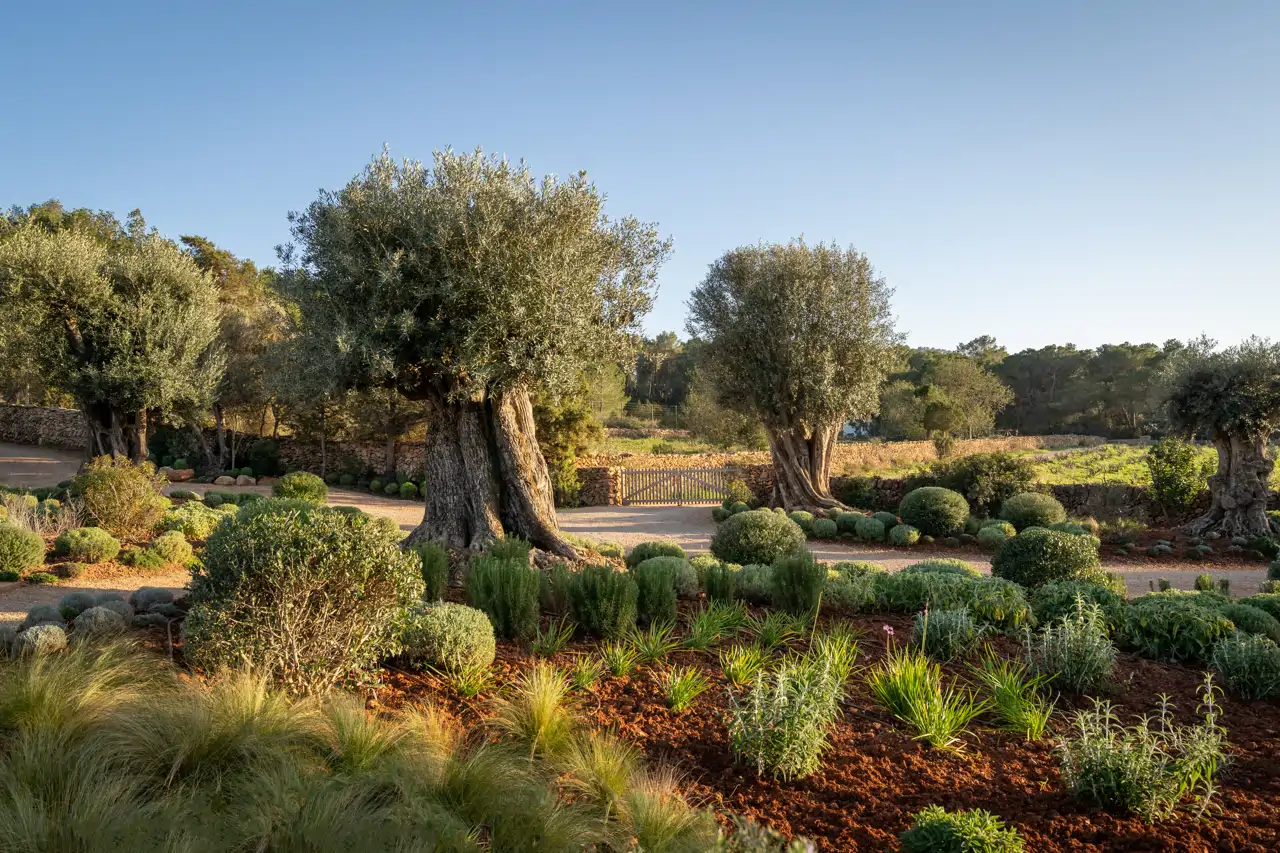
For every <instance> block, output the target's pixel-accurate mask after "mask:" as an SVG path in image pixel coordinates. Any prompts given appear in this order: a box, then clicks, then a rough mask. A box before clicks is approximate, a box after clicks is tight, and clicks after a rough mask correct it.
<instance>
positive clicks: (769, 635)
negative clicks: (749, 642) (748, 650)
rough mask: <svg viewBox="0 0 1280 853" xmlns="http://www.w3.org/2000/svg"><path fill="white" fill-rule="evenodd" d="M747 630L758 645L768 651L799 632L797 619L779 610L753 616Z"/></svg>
mask: <svg viewBox="0 0 1280 853" xmlns="http://www.w3.org/2000/svg"><path fill="white" fill-rule="evenodd" d="M747 631H748V632H750V633H751V635H752V636H753V637H754V638H755V641H756V645H758V646H759V647H760V648H762V649H764V650H766V651H768V650H770V649H775V648H777V647H778V646H780V645H782V644H783V643H785V642H787V641H788V640H790V639H791V638H793V637H795V636H797V633H798V632H797V631H796V623H795V620H794V619H793V618H792V617H791V616H790V615H788V614H786V613H782V612H779V611H774V612H772V613H768V614H766V615H764V616H753V617H751V619H750V620H749V621H748V622H747Z"/></svg>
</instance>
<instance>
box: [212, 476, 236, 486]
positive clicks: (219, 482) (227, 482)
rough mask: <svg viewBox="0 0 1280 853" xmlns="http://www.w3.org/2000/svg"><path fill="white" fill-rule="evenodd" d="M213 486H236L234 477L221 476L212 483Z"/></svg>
mask: <svg viewBox="0 0 1280 853" xmlns="http://www.w3.org/2000/svg"><path fill="white" fill-rule="evenodd" d="M213 484H214V485H215V486H234V485H235V484H236V478H235V477H226V476H222V477H219V478H217V479H216V480H214V481H213Z"/></svg>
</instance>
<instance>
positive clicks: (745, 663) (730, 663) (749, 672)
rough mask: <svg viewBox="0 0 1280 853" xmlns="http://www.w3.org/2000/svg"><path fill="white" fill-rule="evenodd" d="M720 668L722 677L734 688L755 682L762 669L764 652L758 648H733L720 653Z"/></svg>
mask: <svg viewBox="0 0 1280 853" xmlns="http://www.w3.org/2000/svg"><path fill="white" fill-rule="evenodd" d="M720 668H721V669H722V670H723V671H724V677H725V678H726V679H728V681H729V683H730V684H731V685H733V686H734V687H736V688H739V689H741V688H743V687H745V686H746V685H748V684H750V683H752V682H753V681H755V680H756V676H757V675H758V674H759V673H760V671H761V670H762V669H764V652H763V651H761V650H760V647H759V646H733V647H732V648H728V649H723V650H721V652H720Z"/></svg>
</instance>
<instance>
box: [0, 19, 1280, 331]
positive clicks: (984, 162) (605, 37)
mask: <svg viewBox="0 0 1280 853" xmlns="http://www.w3.org/2000/svg"><path fill="white" fill-rule="evenodd" d="M0 58H3V62H4V64H5V67H6V69H7V73H6V75H5V76H6V82H5V84H4V86H3V87H0V205H4V206H8V205H10V204H24V205H25V204H29V203H32V202H36V201H43V200H45V199H48V198H58V199H60V200H61V201H62V202H63V203H64V204H66V205H68V206H72V207H92V208H105V209H110V210H114V211H116V212H117V213H119V214H120V215H122V216H123V215H124V214H125V213H127V212H128V211H129V210H130V209H132V208H135V207H138V208H141V209H142V211H143V213H144V214H145V215H146V217H147V219H148V221H149V222H150V223H151V224H153V225H155V226H156V227H158V228H159V229H160V230H161V231H162V232H163V233H165V234H167V235H169V236H172V237H177V236H179V235H181V234H186V233H197V234H202V235H204V236H207V237H209V238H211V239H213V240H214V241H215V242H217V243H219V244H220V245H223V246H225V247H226V248H228V249H230V250H231V251H233V252H235V253H237V254H240V255H243V256H246V257H250V258H253V259H254V260H255V261H257V262H258V263H260V264H270V263H274V261H275V254H274V247H275V246H276V245H277V244H278V243H280V242H282V241H283V240H285V239H287V237H288V229H287V223H286V220H285V215H286V213H287V212H288V211H289V210H296V209H300V208H302V207H304V206H305V205H306V204H307V203H308V202H309V201H311V200H312V199H313V198H314V197H315V194H316V191H317V190H318V189H320V188H322V187H323V188H335V187H338V186H341V185H342V184H343V183H345V182H346V181H347V180H348V179H349V178H350V177H351V176H352V175H354V174H355V173H356V172H358V171H359V170H360V169H361V168H362V167H363V166H364V164H365V163H366V162H367V161H368V159H369V158H370V157H371V156H372V155H373V154H374V153H376V152H377V151H378V150H380V148H381V147H382V145H383V143H387V144H388V145H390V146H391V150H392V153H393V154H395V155H397V156H409V157H413V158H420V159H428V158H429V157H430V155H431V152H432V150H433V149H435V148H443V147H446V146H452V147H454V148H457V149H472V148H474V147H476V146H482V147H484V148H485V150H487V151H494V152H502V153H505V154H507V155H509V156H511V157H513V158H524V159H526V160H527V161H528V162H529V164H530V166H531V167H532V168H533V169H534V170H535V171H537V172H540V173H541V172H555V173H558V174H568V173H571V172H573V171H576V170H578V169H585V170H586V171H587V172H588V174H589V175H590V176H591V177H592V178H593V179H594V180H595V181H596V183H597V184H598V186H599V187H600V188H601V189H602V190H604V191H605V192H606V193H607V194H608V196H609V208H608V209H609V212H610V213H611V214H613V215H624V214H633V215H635V216H638V217H639V218H641V219H644V220H649V221H656V222H657V223H658V224H659V226H660V228H661V229H662V231H663V233H665V234H667V235H670V236H671V237H672V238H673V239H674V243H675V252H674V255H673V256H672V258H671V260H670V262H669V263H668V264H667V266H666V267H665V268H664V269H663V272H662V275H661V285H662V287H661V293H660V296H659V299H658V305H657V308H656V310H655V311H654V313H653V314H652V315H651V316H650V317H649V318H648V321H647V327H648V329H649V330H650V331H651V332H656V331H661V330H665V329H672V330H678V331H681V332H682V333H683V328H684V316H685V307H684V303H685V299H686V298H687V295H688V292H689V290H690V288H691V287H693V286H694V285H695V284H696V283H697V282H698V281H699V280H700V279H701V278H702V276H703V275H704V273H705V270H706V267H707V264H708V263H710V262H711V261H712V260H714V259H715V258H716V257H717V256H718V255H719V254H720V253H722V252H723V251H725V250H726V249H729V248H732V247H733V246H736V245H741V244H744V243H752V242H755V241H758V240H766V241H785V240H787V239H788V238H791V237H794V236H797V235H801V234H803V235H804V236H805V237H806V239H809V240H810V241H817V240H835V241H838V242H840V243H842V244H849V243H852V244H853V245H855V246H857V247H858V248H859V249H861V250H862V251H864V252H866V253H867V254H868V255H869V256H870V258H871V259H872V262H873V263H874V264H875V265H876V266H877V268H878V269H879V270H880V272H881V273H882V274H883V275H884V276H885V277H886V278H887V279H888V281H889V282H890V283H891V284H892V285H893V286H894V287H895V288H896V290H897V294H896V297H895V311H896V313H897V315H898V317H899V325H900V327H901V328H902V329H903V330H904V331H906V332H907V333H908V336H909V341H910V342H911V343H912V344H917V345H930V346H943V347H952V346H954V345H955V344H957V343H958V342H960V341H963V340H968V339H970V338H973V337H975V336H977V335H980V334H993V335H995V336H996V337H997V339H998V340H999V341H1000V342H1001V343H1003V344H1005V345H1006V346H1008V347H1009V348H1010V349H1011V350H1016V349H1021V348H1023V347H1028V346H1041V345H1044V344H1048V343H1065V342H1068V341H1069V342H1073V343H1075V344H1077V345H1079V346H1096V345H1097V344H1100V343H1104V342H1108V341H1111V342H1119V341H1123V340H1131V341H1135V342H1136V341H1140V340H1153V341H1156V342H1161V341H1163V340H1165V339H1167V338H1170V337H1178V338H1187V337H1191V336H1193V335H1197V334H1199V333H1201V332H1205V333H1208V334H1209V335H1210V336H1212V337H1215V338H1217V339H1219V340H1221V341H1223V342H1234V341H1237V340H1239V339H1240V338H1242V337H1244V336H1246V335H1249V334H1263V335H1270V336H1272V337H1276V336H1277V335H1280V328H1277V326H1278V325H1280V273H1278V270H1280V2H1274V0H1257V2H1231V0H1222V2H1210V0H1202V2H1194V3H1192V2H1178V0H1152V2H1137V0H1101V1H1100V2H1082V0H1061V2H1047V0H1043V1H1041V0H1008V2H981V0H970V2H963V3H960V2H951V0H937V2H890V0H884V2H879V3H862V2H840V3H837V2H830V3H801V2H775V3H767V4H765V3H762V4H755V3H748V2H726V3H709V2H683V3H682V2H675V3H669V4H668V3H663V2H651V3H613V2H599V0H597V2H590V3H581V4H555V3H552V2H543V3H533V2H530V3H518V4H517V3H509V4H502V3H485V2H451V3H428V2H417V3H400V4H394V3H379V2H364V3H355V2H350V3H339V2H326V0H312V2H307V3H297V4H283V3H272V2H265V0H264V2H257V3H239V2H220V3H202V4H195V3H185V2H171V3H153V4H148V3H141V2H125V3H101V2H92V3H89V2H63V3H6V4H4V8H3V9H0Z"/></svg>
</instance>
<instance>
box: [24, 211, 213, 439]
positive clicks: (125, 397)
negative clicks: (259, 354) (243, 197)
mask: <svg viewBox="0 0 1280 853" xmlns="http://www.w3.org/2000/svg"><path fill="white" fill-rule="evenodd" d="M98 221H99V223H100V222H101V221H105V220H98ZM79 222H80V220H78V219H76V218H75V217H74V216H72V217H70V218H68V219H67V221H66V223H62V224H59V223H53V224H52V225H51V223H50V222H49V221H44V220H38V219H36V218H31V219H29V220H28V221H26V222H22V223H20V224H18V225H17V226H16V227H13V228H12V229H11V230H8V231H7V233H5V234H4V236H3V238H2V239H0V302H3V304H4V305H5V314H6V318H5V322H6V323H20V324H22V325H23V326H24V327H25V328H26V329H27V331H28V336H29V337H30V339H32V340H34V341H39V346H36V347H33V348H32V350H31V351H30V352H29V353H27V354H26V355H27V357H30V358H33V359H35V360H36V361H37V362H38V363H39V365H40V368H41V372H42V373H43V374H44V376H45V378H46V381H47V382H49V384H51V385H54V386H56V387H58V388H61V389H63V390H64V391H66V392H67V393H68V394H70V395H71V396H72V397H73V398H74V399H75V401H76V405H77V406H78V407H79V408H80V410H81V412H83V413H84V416H85V419H86V421H87V422H88V426H89V447H88V448H87V450H88V453H89V455H90V456H99V455H104V454H110V455H113V456H115V455H124V456H131V457H132V458H134V459H135V460H137V461H140V460H142V459H145V458H146V455H147V449H146V444H147V441H146V438H147V421H146V417H147V416H146V413H147V412H148V411H151V410H155V411H158V412H159V413H160V414H162V415H167V414H174V413H186V412H190V411H193V410H198V409H204V408H207V406H208V405H209V402H210V401H211V400H212V397H213V393H214V389H215V388H216V386H217V384H218V381H219V379H220V377H221V374H222V367H223V355H222V351H221V348H220V347H219V346H218V343H217V339H218V322H219V313H220V312H219V307H218V293H217V288H216V286H215V284H214V282H213V281H212V280H211V279H210V277H209V276H208V275H207V274H206V273H204V272H203V271H201V270H200V269H199V268H198V267H197V266H196V264H195V262H194V261H193V260H192V259H191V257H190V256H188V255H187V254H186V253H184V252H183V251H182V250H181V249H179V248H178V246H177V245H175V244H174V243H172V242H171V241H169V240H165V239H163V238H162V237H160V236H159V235H157V234H156V233H155V232H154V231H148V230H147V229H146V226H145V223H144V222H143V220H142V217H141V216H140V215H139V214H137V213H136V212H135V213H134V214H133V215H132V216H130V218H129V221H128V223H127V225H126V226H125V227H123V228H121V227H118V226H117V227H114V228H110V229H104V228H90V227H82V226H81V225H80V224H77V223H79Z"/></svg>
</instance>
